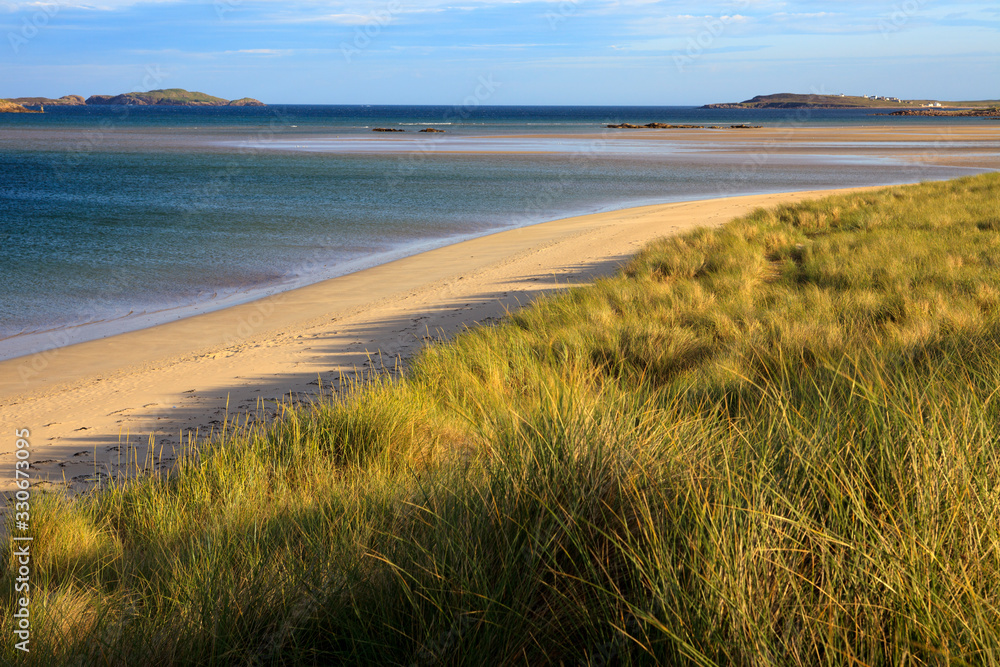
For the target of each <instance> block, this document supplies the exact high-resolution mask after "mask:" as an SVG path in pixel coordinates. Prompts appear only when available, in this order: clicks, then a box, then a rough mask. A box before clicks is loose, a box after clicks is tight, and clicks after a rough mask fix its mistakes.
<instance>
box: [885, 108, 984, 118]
mask: <svg viewBox="0 0 1000 667" xmlns="http://www.w3.org/2000/svg"><path fill="white" fill-rule="evenodd" d="M873 115H875V116H947V117H951V118H997V117H1000V107H997V108H993V109H965V110H962V111H950V110H943V109H904V110H902V111H893V112H892V113H877V114H873Z"/></svg>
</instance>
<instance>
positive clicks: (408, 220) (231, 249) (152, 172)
mask: <svg viewBox="0 0 1000 667" xmlns="http://www.w3.org/2000/svg"><path fill="white" fill-rule="evenodd" d="M654 121H655V122H662V123H674V124H698V125H706V126H721V127H723V128H729V126H731V125H738V124H751V125H763V126H765V127H779V128H801V127H844V126H847V127H871V128H887V127H927V128H931V127H932V126H933V123H934V122H935V121H937V119H933V118H925V117H887V116H873V115H871V111H869V110H834V109H800V110H754V111H747V110H732V109H726V110H707V109H700V108H695V107H527V106H524V107H522V106H504V107H489V106H477V105H470V106H465V107H463V106H459V107H433V106H419V107H417V106H306V105H271V106H267V107H232V108H230V107H124V106H122V107H115V106H99V107H98V106H81V107H48V108H46V109H45V113H44V114H0V359H9V358H15V357H18V356H22V355H26V354H32V353H36V352H39V351H43V350H46V349H50V348H54V347H58V346H62V345H67V344H71V343H76V342H81V341H85V340H92V339H97V338H101V337H105V336H109V335H113V334H116V333H120V332H123V331H129V330H134V329H139V328H143V327H148V326H152V325H155V324H159V323H163V322H167V321H170V320H174V319H179V318H183V317H189V316H192V315H194V314H197V313H201V312H206V311H210V310H215V309H219V308H223V307H226V306H229V305H234V304H237V303H243V302H246V301H250V300H252V299H255V298H260V297H262V296H266V295H269V294H274V293H276V292H280V291H282V290H288V289H292V288H294V287H298V286H302V285H306V284H310V283H314V282H317V281H321V280H324V279H328V278H332V277H336V276H340V275H345V274H347V273H351V272H353V271H358V270H361V269H363V268H366V267H370V266H374V265H377V264H380V263H384V262H388V261H391V260H393V259H396V258H399V257H403V256H406V255H410V254H414V253H418V252H422V251H425V250H428V249H431V248H435V247H440V246H444V245H447V244H451V243H455V242H458V241H461V240H464V239H468V238H472V237H477V236H482V235H487V234H490V233H493V232H496V231H500V230H505V229H511V228H515V227H520V226H525V225H531V224H536V223H540V222H544V221H548V220H554V219H558V218H563V217H567V216H572V215H579V214H585V213H596V212H602V211H609V210H614V209H620V208H626V207H632V206H639V205H646V204H655V203H664V202H677V201H686V200H695V199H704V198H711V197H730V196H738V195H744V194H758V193H776V192H787V191H795V190H804V189H819V188H834V187H850V186H864V185H890V184H899V183H911V182H917V181H926V180H943V179H948V178H954V177H958V176H963V175H968V174H971V173H978V171H982V170H977V169H972V168H968V167H952V166H933V165H929V164H926V163H922V162H918V161H914V160H912V159H909V158H907V157H906V156H905V155H903V156H901V155H895V154H881V153H879V152H878V151H877V150H874V148H873V147H872V146H867V147H866V146H863V145H862V144H863V143H864V142H856V143H857V144H858V145H857V146H853V147H852V146H846V145H845V144H844V142H828V143H816V144H814V145H810V146H808V147H807V149H805V150H801V149H800V150H797V151H791V152H784V151H780V150H776V148H775V146H774V145H771V144H754V143H752V142H750V143H747V144H745V145H742V146H741V147H740V148H738V149H737V150H734V149H733V148H732V146H729V145H727V144H724V143H722V142H721V141H716V140H714V139H713V137H714V135H713V134H712V132H716V130H713V131H710V132H708V133H707V135H706V136H707V137H708V138H707V139H705V140H704V141H699V142H678V141H671V140H669V135H664V136H665V137H668V138H667V139H664V140H654V141H650V140H646V139H644V138H640V135H639V134H629V133H630V132H633V133H634V132H636V131H633V130H609V129H608V128H607V127H606V126H607V125H608V124H615V123H621V122H630V123H637V124H644V123H648V122H654ZM988 122H989V120H988V119H977V118H968V119H950V120H949V123H950V124H959V123H964V124H969V125H976V124H986V123H988ZM996 124H997V123H996V121H994V122H992V123H991V126H996ZM375 128H384V129H393V130H404V132H373V129H375ZM425 128H434V129H437V130H442V132H437V133H430V132H419V130H421V129H425ZM733 131H736V132H738V131H739V130H728V129H723V130H717V132H719V133H720V134H719V137H720V138H721V137H722V136H723V135H722V133H724V132H733ZM647 134H648V133H647ZM947 141H948V140H947V138H944V139H942V138H941V137H938V138H934V136H933V132H932V131H930V130H929V131H928V140H927V143H928V146H930V145H931V144H933V145H934V146H938V147H939V146H940V145H942V142H945V143H947ZM848 143H849V142H848ZM917 143H918V144H919V143H920V142H917ZM852 148H857V149H859V150H851V149H852ZM909 148H910V149H911V151H912V150H918V149H919V148H920V146H919V145H918V146H910V147H909ZM981 148H982V149H983V150H990V151H993V152H994V153H995V152H996V151H997V150H998V149H1000V145H987V146H983V147H981ZM866 149H871V150H866Z"/></svg>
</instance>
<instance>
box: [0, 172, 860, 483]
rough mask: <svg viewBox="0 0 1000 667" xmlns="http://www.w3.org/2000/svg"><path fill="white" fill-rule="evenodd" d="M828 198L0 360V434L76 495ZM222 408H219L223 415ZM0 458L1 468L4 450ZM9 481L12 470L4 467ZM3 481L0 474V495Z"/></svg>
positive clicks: (508, 236)
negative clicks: (658, 245)
mask: <svg viewBox="0 0 1000 667" xmlns="http://www.w3.org/2000/svg"><path fill="white" fill-rule="evenodd" d="M833 192H844V190H838V191H810V192H797V193H789V194H772V195H757V196H744V197H733V198H724V199H713V200H706V201H693V202H686V203H674V204H663V205H655V206H646V207H641V208H634V209H626V210H620V211H614V212H610V213H602V214H595V215H588V216H581V217H574V218H567V219H563V220H556V221H553V222H548V223H544V224H539V225H534V226H531V227H526V228H522V229H516V230H512V231H506V232H501V233H497V234H493V235H490V236H485V237H481V238H478V239H474V240H470V241H466V242H463V243H459V244H456V245H452V246H448V247H445V248H440V249H437V250H433V251H430V252H426V253H423V254H420V255H416V256H412V257H408V258H405V259H401V260H398V261H395V262H392V263H389V264H385V265H381V266H378V267H374V268H371V269H368V270H364V271H360V272H358V273H354V274H351V275H347V276H344V277H341V278H336V279H333V280H328V281H325V282H322V283H318V284H315V285H311V286H308V287H304V288H300V289H296V290H292V291H289V292H285V293H282V294H278V295H275V296H273V297H269V298H266V299H262V300H259V301H256V302H252V303H248V304H244V305H240V306H236V307H232V308H228V309H225V310H221V311H217V312H213V313H208V314H204V315H199V316H196V317H191V318H188V319H185V320H180V321H177V322H173V323H169V324H164V325H160V326H156V327H152V328H149V329H145V330H141V331H135V332H131V333H125V334H121V335H118V336H113V337H109V338H105V339H102V340H97V341H91V342H86V343H81V344H77V345H72V346H69V347H64V348H60V349H56V350H52V351H49V352H45V353H40V354H35V355H31V356H27V357H21V358H18V359H12V360H9V361H5V362H2V363H0V421H2V423H3V428H4V432H5V433H8V434H12V433H13V430H14V429H15V428H17V429H21V428H27V429H30V431H31V441H32V464H33V467H34V468H35V469H36V475H38V477H37V478H36V479H43V478H44V479H46V480H47V483H48V484H49V485H58V486H63V485H65V486H66V487H68V488H70V489H72V490H75V491H80V490H84V489H86V488H88V487H89V486H91V485H92V484H93V483H94V481H95V479H97V477H96V476H95V473H97V475H101V474H108V473H109V472H110V473H114V472H115V471H117V470H119V469H120V468H121V467H122V466H125V465H127V463H126V461H130V462H131V463H130V465H132V466H134V465H135V464H136V461H138V464H139V466H140V467H142V466H143V465H145V464H146V462H147V460H151V459H154V458H155V460H156V462H157V465H160V466H169V465H170V463H171V461H173V460H174V457H175V452H174V449H175V447H177V445H178V443H179V442H180V441H181V438H182V434H187V433H197V434H199V435H206V434H209V433H210V432H211V431H212V430H213V429H214V428H216V427H218V426H219V425H220V424H221V423H222V420H223V419H224V418H225V417H226V416H227V414H228V416H229V418H239V419H241V420H245V419H247V418H250V419H254V418H257V417H258V416H259V414H260V413H261V412H273V410H274V408H275V406H276V405H277V404H278V403H279V402H280V401H282V400H286V399H288V398H289V397H290V396H292V397H297V398H299V399H303V398H308V397H309V396H312V395H314V394H315V393H316V392H317V389H318V387H319V384H320V382H322V383H323V385H324V386H325V387H328V388H335V387H336V386H337V384H338V382H339V381H340V379H341V377H342V375H343V374H345V373H347V374H351V373H355V372H364V371H365V370H368V369H371V368H373V367H376V368H392V367H394V366H396V365H397V364H399V363H403V364H405V360H406V359H407V358H409V357H410V356H412V355H413V354H414V353H415V352H416V351H417V350H418V349H419V348H420V347H421V346H422V345H424V343H425V342H426V341H428V340H432V339H436V338H440V337H447V336H451V335H454V334H455V333H457V332H460V331H461V330H462V329H464V328H465V327H473V326H476V325H478V324H483V323H489V322H491V321H493V320H494V319H496V318H499V317H502V316H503V314H504V313H505V312H507V311H508V310H511V309H516V308H518V307H519V306H521V305H524V304H526V303H528V302H530V301H531V300H532V299H533V298H535V297H537V296H538V295H540V294H544V293H546V292H550V291H552V290H558V289H562V288H565V287H566V286H568V285H575V284H582V283H586V282H589V281H591V280H593V279H594V278H595V277H598V276H601V275H607V274H609V273H612V272H614V271H615V270H616V269H617V268H618V267H619V266H620V265H621V263H622V262H623V261H625V260H627V258H628V257H630V256H631V255H632V254H634V253H635V252H636V251H637V250H639V249H640V248H641V247H642V246H643V245H644V244H646V243H647V242H649V241H650V240H652V239H654V238H657V237H660V236H664V235H668V234H674V233H680V232H684V231H686V230H689V229H692V228H694V227H698V226H712V225H720V224H723V223H725V222H726V221H728V220H731V219H732V218H734V217H736V216H739V215H742V214H744V213H747V212H749V211H751V210H753V209H755V208H757V207H762V206H764V207H766V206H772V205H776V204H779V203H786V202H797V201H801V200H804V199H808V198H812V197H818V196H823V195H825V194H830V193H833ZM227 406H228V412H227ZM0 447H2V451H0V462H3V461H7V462H10V463H12V462H13V448H14V438H13V437H9V438H6V439H4V440H3V442H2V444H0ZM6 468H7V469H9V470H13V465H9V466H6ZM12 487H13V480H12V479H11V478H10V476H9V475H5V476H4V481H3V490H4V491H9V490H10V489H11V488H12Z"/></svg>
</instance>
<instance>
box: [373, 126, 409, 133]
mask: <svg viewBox="0 0 1000 667" xmlns="http://www.w3.org/2000/svg"><path fill="white" fill-rule="evenodd" d="M372 132H406V130H400V129H399V128H396V127H373V128H372Z"/></svg>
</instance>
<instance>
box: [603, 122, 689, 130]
mask: <svg viewBox="0 0 1000 667" xmlns="http://www.w3.org/2000/svg"><path fill="white" fill-rule="evenodd" d="M607 127H609V128H611V129H613V130H702V129H704V128H705V126H704V125H670V124H668V123H646V124H645V125H633V124H632V123H619V124H618V125H608V126H607Z"/></svg>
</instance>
